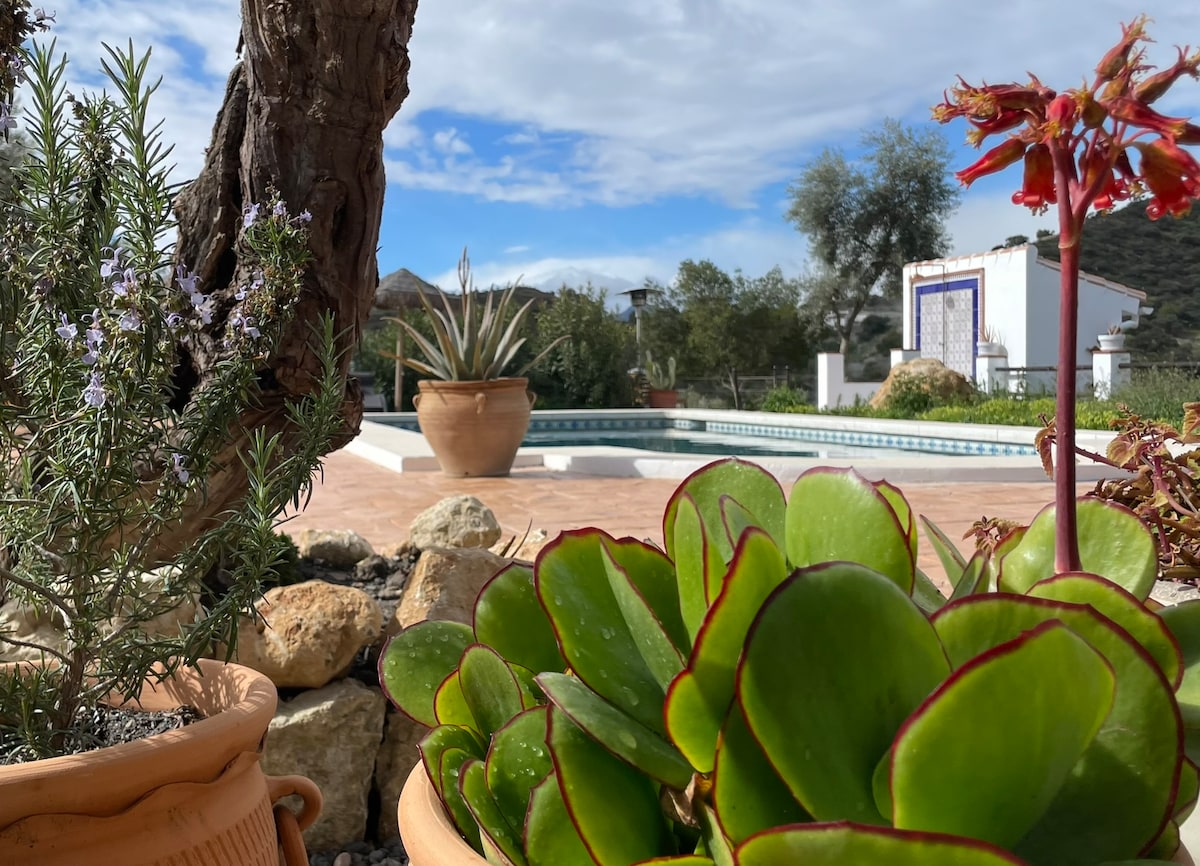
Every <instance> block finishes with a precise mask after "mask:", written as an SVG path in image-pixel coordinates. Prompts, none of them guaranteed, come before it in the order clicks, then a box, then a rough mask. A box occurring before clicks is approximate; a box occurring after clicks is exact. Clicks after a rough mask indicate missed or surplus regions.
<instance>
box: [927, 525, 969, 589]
mask: <svg viewBox="0 0 1200 866" xmlns="http://www.w3.org/2000/svg"><path fill="white" fill-rule="evenodd" d="M921 525H922V526H924V527H925V535H926V536H927V537H928V538H929V543H930V544H931V545H932V546H933V552H934V553H936V554H937V558H938V561H940V562H941V563H942V568H943V569H945V571H946V579H947V580H949V581H950V582H951V583H952V584H953V585H954V587H955V588H956V589H957V587H958V584H959V579H960V578H961V577H962V574H963V572H964V571H966V568H967V560H966V559H965V558H964V557H963V555H962V554H961V553H959V551H958V546H957V545H956V544H955V543H954V541H953V540H952V539H951V538H950V536H948V535H947V534H946V533H944V532H942V530H941V529H939V528H938V526H937V524H935V523H934V522H933V521H932V520H930V519H929V518H928V517H926V516H925V515H924V514H922V515H921Z"/></svg>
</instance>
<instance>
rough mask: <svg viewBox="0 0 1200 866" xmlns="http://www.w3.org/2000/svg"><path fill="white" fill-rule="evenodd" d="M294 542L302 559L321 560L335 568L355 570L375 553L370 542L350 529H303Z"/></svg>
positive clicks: (296, 535) (294, 537)
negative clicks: (358, 563)
mask: <svg viewBox="0 0 1200 866" xmlns="http://www.w3.org/2000/svg"><path fill="white" fill-rule="evenodd" d="M292 541H294V542H295V543H296V549H297V550H298V551H300V555H301V556H302V557H305V558H306V559H319V560H321V561H322V562H325V563H328V564H329V565H331V566H332V567H334V568H353V567H354V565H355V564H356V563H357V562H358V561H359V560H360V559H366V558H367V557H368V556H372V555H373V554H374V553H375V551H374V550H372V549H371V544H370V542H368V541H367V540H366V539H365V538H363V537H362V536H361V535H359V534H358V533H357V532H354V531H353V530H350V529H301V530H300V531H299V532H297V533H296V534H295V535H293V536H292Z"/></svg>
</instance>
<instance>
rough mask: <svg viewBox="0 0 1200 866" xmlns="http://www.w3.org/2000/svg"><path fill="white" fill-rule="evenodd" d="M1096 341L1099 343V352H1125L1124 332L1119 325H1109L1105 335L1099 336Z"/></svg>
mask: <svg viewBox="0 0 1200 866" xmlns="http://www.w3.org/2000/svg"><path fill="white" fill-rule="evenodd" d="M1096 339H1097V340H1098V341H1099V343H1100V351H1101V352H1123V351H1125V331H1124V330H1123V329H1122V328H1121V326H1120V325H1109V327H1108V333H1107V334H1100V335H1099V336H1098V337H1096Z"/></svg>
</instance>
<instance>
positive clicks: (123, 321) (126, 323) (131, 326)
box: [117, 310, 142, 331]
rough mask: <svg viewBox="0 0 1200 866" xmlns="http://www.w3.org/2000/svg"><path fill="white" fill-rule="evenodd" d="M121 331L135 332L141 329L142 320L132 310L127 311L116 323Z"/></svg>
mask: <svg viewBox="0 0 1200 866" xmlns="http://www.w3.org/2000/svg"><path fill="white" fill-rule="evenodd" d="M117 324H118V325H120V327H121V330H122V331H136V330H138V329H139V328H140V327H142V318H141V316H139V315H138V314H137V313H136V312H135V311H133V310H127V311H126V312H125V315H123V316H121V318H120V320H119V321H118V322H117Z"/></svg>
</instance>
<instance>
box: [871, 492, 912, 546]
mask: <svg viewBox="0 0 1200 866" xmlns="http://www.w3.org/2000/svg"><path fill="white" fill-rule="evenodd" d="M873 484H874V487H875V489H876V490H877V491H879V493H880V495H881V496H883V498H884V499H886V500H887V501H888V505H890V506H892V511H894V512H896V520H897V521H899V523H900V528H901V529H902V530H903V531H904V534H905V536H906V537H907V538H908V547H909V552H910V553H911V554H912V558H913V562H916V561H917V518H916V515H915V514H913V510H912V506H911V505H909V504H908V500H907V499H905V498H904V493H903V491H901V490H900V488H899V487H897V486H896V485H894V484H892V483H891V482H890V481H875V482H873Z"/></svg>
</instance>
